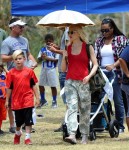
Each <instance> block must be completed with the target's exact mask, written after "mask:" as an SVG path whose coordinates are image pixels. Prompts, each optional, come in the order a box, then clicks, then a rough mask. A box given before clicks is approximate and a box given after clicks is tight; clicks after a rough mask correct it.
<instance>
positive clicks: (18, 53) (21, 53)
mask: <svg viewBox="0 0 129 150" xmlns="http://www.w3.org/2000/svg"><path fill="white" fill-rule="evenodd" d="M19 55H23V57H25V55H24V52H23V51H22V50H20V49H19V50H16V51H14V53H13V55H12V57H13V60H15V59H16V58H17V56H19Z"/></svg>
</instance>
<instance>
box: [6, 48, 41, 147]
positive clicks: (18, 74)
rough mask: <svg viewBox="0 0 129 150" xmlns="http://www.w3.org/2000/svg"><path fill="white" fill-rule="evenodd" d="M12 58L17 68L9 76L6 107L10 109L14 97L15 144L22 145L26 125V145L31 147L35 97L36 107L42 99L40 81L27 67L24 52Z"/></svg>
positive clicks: (18, 52) (14, 54) (17, 52)
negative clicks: (39, 90)
mask: <svg viewBox="0 0 129 150" xmlns="http://www.w3.org/2000/svg"><path fill="white" fill-rule="evenodd" d="M12 58H13V60H14V63H15V68H12V69H11V70H10V71H9V72H8V74H7V79H6V85H7V95H6V104H5V106H6V107H7V108H8V104H9V99H10V96H11V95H12V96H11V98H12V102H11V108H12V110H13V111H14V114H15V122H16V131H15V136H14V144H20V137H21V135H22V131H21V126H22V125H23V124H24V123H25V126H26V136H25V141H24V143H25V144H26V145H31V144H32V142H31V140H30V134H31V128H32V125H33V124H34V121H33V117H32V115H33V109H34V95H35V97H36V100H35V106H38V105H39V104H40V97H39V94H38V89H37V86H36V83H37V82H38V80H37V78H36V75H35V73H34V71H33V70H32V69H30V68H28V67H25V65H24V63H25V54H24V52H23V51H22V50H16V51H14V53H13V55H12Z"/></svg>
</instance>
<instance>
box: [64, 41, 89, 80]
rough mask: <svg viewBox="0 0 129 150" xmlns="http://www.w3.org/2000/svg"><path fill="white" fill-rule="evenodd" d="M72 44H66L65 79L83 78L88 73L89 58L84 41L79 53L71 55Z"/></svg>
mask: <svg viewBox="0 0 129 150" xmlns="http://www.w3.org/2000/svg"><path fill="white" fill-rule="evenodd" d="M71 47H72V45H69V46H68V49H67V52H68V70H67V76H66V79H72V80H81V81H82V80H83V79H84V77H86V76H87V75H88V74H89V71H88V64H89V58H88V55H87V53H86V43H83V44H82V49H81V52H80V54H78V55H73V54H71V50H72V49H71Z"/></svg>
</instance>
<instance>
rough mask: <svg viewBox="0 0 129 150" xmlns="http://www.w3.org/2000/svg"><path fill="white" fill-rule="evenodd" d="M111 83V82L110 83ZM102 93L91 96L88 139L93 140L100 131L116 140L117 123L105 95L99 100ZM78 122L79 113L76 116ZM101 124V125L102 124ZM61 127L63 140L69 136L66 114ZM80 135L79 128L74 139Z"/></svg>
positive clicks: (97, 92) (117, 132) (98, 92)
mask: <svg viewBox="0 0 129 150" xmlns="http://www.w3.org/2000/svg"><path fill="white" fill-rule="evenodd" d="M112 83H113V81H112ZM101 92H102V91H96V92H94V93H92V94H91V113H90V132H89V139H90V140H91V141H92V140H95V139H96V133H97V132H98V133H99V132H102V131H105V130H106V131H108V132H109V135H110V137H111V138H117V137H118V136H119V125H118V121H117V120H115V119H114V113H113V111H112V105H111V101H110V100H109V99H108V97H107V94H105V95H104V97H103V98H100V94H101ZM77 119H78V122H79V113H78V115H77ZM102 122H103V123H102ZM62 126H63V140H65V137H67V136H69V135H68V132H67V112H66V115H65V123H64V124H63V125H62ZM80 137H81V133H80V131H79V126H78V129H77V132H76V138H80Z"/></svg>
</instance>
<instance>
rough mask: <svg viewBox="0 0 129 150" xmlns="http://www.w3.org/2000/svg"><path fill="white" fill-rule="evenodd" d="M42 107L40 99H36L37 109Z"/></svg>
mask: <svg viewBox="0 0 129 150" xmlns="http://www.w3.org/2000/svg"><path fill="white" fill-rule="evenodd" d="M39 105H40V99H39V98H38V99H36V101H35V107H38V106H39Z"/></svg>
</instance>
